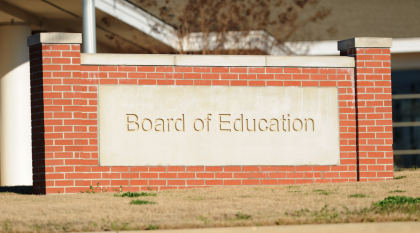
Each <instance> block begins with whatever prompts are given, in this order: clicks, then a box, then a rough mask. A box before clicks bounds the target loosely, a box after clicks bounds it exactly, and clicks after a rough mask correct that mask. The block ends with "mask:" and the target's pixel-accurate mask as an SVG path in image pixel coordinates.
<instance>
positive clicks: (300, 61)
mask: <svg viewBox="0 0 420 233" xmlns="http://www.w3.org/2000/svg"><path fill="white" fill-rule="evenodd" d="M81 64H82V65H96V66H98V65H104V66H118V65H120V66H219V67H220V66H231V67H232V66H233V67H241V66H242V67H245V66H247V67H261V66H265V67H322V68H334V67H335V68H345V67H355V61H354V58H353V57H344V56H341V57H340V56H263V55H259V56H253V55H169V54H105V53H96V54H94V53H82V54H81Z"/></svg>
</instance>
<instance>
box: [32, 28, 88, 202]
mask: <svg viewBox="0 0 420 233" xmlns="http://www.w3.org/2000/svg"><path fill="white" fill-rule="evenodd" d="M81 43H82V35H81V34H80V33H41V34H37V35H33V36H30V37H28V46H29V52H30V66H31V68H30V72H31V121H32V167H33V186H34V193H38V194H46V193H58V192H60V193H64V191H65V187H71V186H75V183H76V182H77V179H81V180H82V179H83V176H78V173H77V172H78V170H81V169H82V168H81V167H82V166H81V165H83V160H82V159H81V158H80V157H81V154H82V153H81V152H82V150H83V148H80V146H79V145H78V144H80V143H79V141H80V140H79V137H80V135H78V134H77V132H79V131H80V132H82V131H81V129H79V128H81V127H80V126H78V125H81V124H82V123H80V122H81V121H80V120H81V118H82V116H81V115H82V114H81V112H82V110H81V105H82V104H81V93H80V92H81V88H82V87H81V84H80V83H81V81H80V80H81V78H80V44H81ZM78 105H80V107H79V106H78ZM64 172H65V173H64ZM80 174H83V173H80Z"/></svg>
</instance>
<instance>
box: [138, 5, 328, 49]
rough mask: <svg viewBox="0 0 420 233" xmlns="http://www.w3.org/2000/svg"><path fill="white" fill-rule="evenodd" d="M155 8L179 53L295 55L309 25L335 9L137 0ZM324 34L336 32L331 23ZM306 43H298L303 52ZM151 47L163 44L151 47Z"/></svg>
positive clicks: (306, 38)
mask: <svg viewBox="0 0 420 233" xmlns="http://www.w3.org/2000/svg"><path fill="white" fill-rule="evenodd" d="M131 2H133V3H135V4H136V5H137V6H140V7H142V8H143V9H145V10H146V11H148V12H153V13H154V14H155V16H157V17H158V18H159V19H161V20H162V21H164V22H166V24H169V25H172V27H173V29H174V30H173V32H172V33H167V30H166V31H165V28H163V27H162V24H155V25H153V27H154V30H155V31H156V32H157V33H161V34H162V35H165V36H167V37H171V38H167V40H168V41H173V42H174V43H175V44H174V45H173V46H172V47H173V48H174V51H173V53H179V54H238V55H240V54H243V55H245V54H249V55H251V54H286V55H289V54H294V53H295V51H296V50H297V47H296V46H299V44H298V43H296V44H293V43H291V41H311V40H312V39H315V38H313V35H312V34H311V32H310V31H308V30H307V29H308V28H310V26H311V24H316V23H319V22H321V21H322V20H324V19H325V18H326V17H328V16H329V15H330V13H331V9H327V8H324V7H321V6H319V0H132V1H131ZM325 33H328V34H333V33H335V29H334V27H330V28H328V29H327V30H326V32H325ZM304 49H305V48H298V50H300V51H303V50H304ZM150 50H151V51H158V50H159V49H155V48H151V49H150Z"/></svg>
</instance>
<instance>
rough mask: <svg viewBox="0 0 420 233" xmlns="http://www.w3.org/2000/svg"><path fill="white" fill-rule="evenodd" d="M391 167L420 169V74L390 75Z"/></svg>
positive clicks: (401, 72)
mask: <svg viewBox="0 0 420 233" xmlns="http://www.w3.org/2000/svg"><path fill="white" fill-rule="evenodd" d="M391 79H392V80H391V81H392V121H393V126H394V145H393V147H394V167H396V168H408V167H412V166H417V167H420V70H407V71H392V74H391Z"/></svg>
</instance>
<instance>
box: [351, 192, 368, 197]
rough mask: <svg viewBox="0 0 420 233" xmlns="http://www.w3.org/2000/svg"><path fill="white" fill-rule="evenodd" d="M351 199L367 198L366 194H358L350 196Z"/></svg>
mask: <svg viewBox="0 0 420 233" xmlns="http://www.w3.org/2000/svg"><path fill="white" fill-rule="evenodd" d="M349 197H367V196H366V195H365V194H361V193H356V194H351V195H349Z"/></svg>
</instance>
